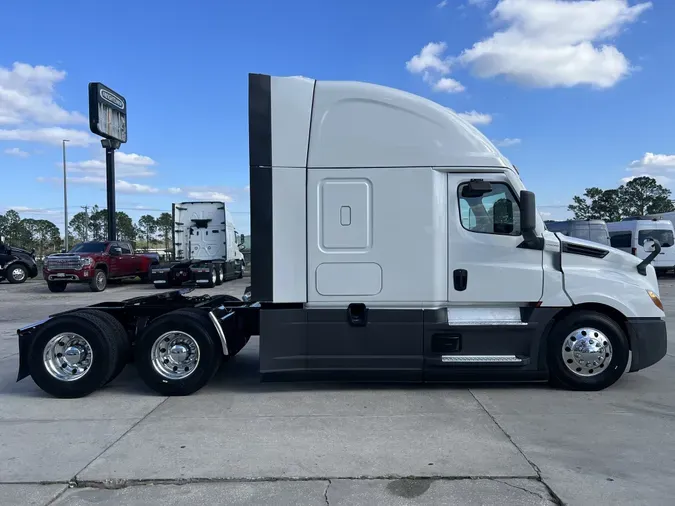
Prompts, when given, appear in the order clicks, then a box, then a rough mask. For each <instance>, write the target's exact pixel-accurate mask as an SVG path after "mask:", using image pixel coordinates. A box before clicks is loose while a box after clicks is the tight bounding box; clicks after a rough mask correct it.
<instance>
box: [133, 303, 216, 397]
mask: <svg viewBox="0 0 675 506" xmlns="http://www.w3.org/2000/svg"><path fill="white" fill-rule="evenodd" d="M167 340H168V341H167ZM164 343H166V345H165V347H162V344H164ZM222 358H223V350H222V348H221V346H220V342H219V337H218V335H217V333H216V330H215V328H214V327H213V323H211V320H210V319H209V317H208V314H207V313H206V312H205V311H202V310H199V309H194V308H185V309H178V310H176V311H172V312H170V313H167V314H165V315H163V316H160V317H159V318H156V319H155V320H154V321H153V322H152V323H150V325H149V326H148V327H147V328H146V330H145V331H144V332H143V334H142V335H141V337H140V338H139V339H138V341H137V342H136V346H135V362H136V367H137V369H138V374H139V375H140V377H141V379H142V380H143V382H144V383H145V384H146V385H147V386H148V387H150V388H151V389H153V390H154V391H155V392H157V393H159V394H161V395H167V396H183V395H190V394H192V393H194V392H196V391H197V390H199V389H200V388H202V387H203V386H204V385H206V383H208V381H209V380H210V379H211V378H212V377H213V375H214V374H215V373H216V371H217V370H218V368H219V367H220V364H221V363H222ZM186 369H187V370H186Z"/></svg>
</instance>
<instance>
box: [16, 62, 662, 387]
mask: <svg viewBox="0 0 675 506" xmlns="http://www.w3.org/2000/svg"><path fill="white" fill-rule="evenodd" d="M249 135H250V139H249V149H250V198H251V234H252V238H251V243H252V261H251V264H252V279H251V286H250V287H249V288H248V289H247V290H246V292H245V294H244V297H243V300H239V299H236V298H234V297H228V296H209V295H202V296H198V297H192V296H188V295H187V293H185V292H186V291H185V290H183V291H181V290H175V291H171V292H165V293H161V294H156V295H154V296H149V297H138V298H135V299H130V300H127V301H123V302H110V303H100V304H96V305H93V306H89V307H86V308H81V309H76V310H71V311H68V312H65V313H60V314H57V315H52V316H50V317H49V318H48V319H47V320H45V321H42V322H39V323H36V324H33V325H30V326H28V327H25V328H22V329H20V330H19V331H18V334H19V348H20V365H19V374H18V380H21V379H22V378H24V377H26V376H28V375H30V376H31V377H32V378H33V379H34V380H35V382H36V383H37V384H38V385H39V386H40V387H41V388H42V389H44V390H45V391H47V392H49V393H51V394H53V395H55V396H58V397H77V396H83V395H86V394H88V393H90V392H92V391H94V390H95V389H97V388H99V387H101V386H103V385H104V384H105V383H107V382H108V381H110V380H111V379H112V378H114V377H115V376H116V375H117V374H118V373H119V372H120V371H121V369H122V368H123V367H124V364H125V363H126V361H127V359H128V355H129V353H130V349H131V345H132V344H134V346H133V353H134V358H135V363H136V367H137V369H138V371H139V374H140V376H141V378H142V379H143V381H144V382H145V383H147V384H148V385H149V386H150V387H151V388H153V389H155V390H156V391H157V392H159V393H161V394H163V395H186V394H190V393H192V392H195V391H197V390H198V389H199V388H201V387H202V386H203V385H204V384H206V383H207V381H208V380H209V379H210V378H211V377H212V376H213V374H214V373H215V371H216V370H217V368H218V367H219V366H220V364H221V363H222V362H223V359H224V358H229V357H232V356H233V355H235V354H236V353H237V352H238V351H239V350H241V349H242V347H243V346H244V345H245V344H246V342H247V341H248V339H249V338H250V336H252V335H258V336H260V355H259V361H260V372H261V374H262V375H263V376H265V377H272V378H273V377H293V378H327V377H328V378H336V379H340V378H343V379H344V378H350V379H359V380H364V379H376V380H394V381H415V382H424V381H446V380H449V381H455V380H459V381H466V380H470V381H476V380H491V381H494V380H526V381H546V380H550V381H551V382H552V383H554V384H556V385H560V386H562V387H564V388H569V389H577V390H599V389H603V388H605V387H608V386H610V385H612V384H613V383H614V382H615V381H617V380H618V379H619V377H620V376H621V375H622V374H623V373H624V371H625V370H626V369H627V368H628V369H629V370H630V371H638V370H640V369H643V368H645V367H648V366H650V365H652V364H654V363H656V362H658V361H659V360H660V359H661V358H662V357H663V356H664V355H665V354H666V342H667V341H666V324H665V320H664V311H663V306H662V304H661V301H660V299H659V287H658V284H657V280H656V275H655V272H654V269H653V267H652V266H651V265H649V263H650V262H651V261H652V260H653V258H654V257H655V256H656V254H658V251H659V249H660V248H659V245H658V243H655V244H654V252H652V254H651V255H650V256H649V257H647V258H646V259H639V258H636V257H634V256H631V255H629V254H627V253H624V252H622V251H619V250H617V249H614V248H612V247H610V246H606V245H601V244H597V243H592V242H589V241H585V240H582V239H577V238H573V237H566V236H564V235H562V234H555V233H552V232H548V231H546V230H545V227H544V223H543V221H542V220H541V218H540V217H539V215H538V213H537V211H536V208H535V201H534V194H532V193H531V192H528V191H526V190H525V187H524V185H523V183H522V181H521V179H520V177H519V175H518V171H517V170H516V169H515V168H514V166H513V165H512V164H511V163H510V162H509V161H508V160H507V159H506V158H504V157H503V156H502V155H501V154H500V152H499V151H498V150H497V149H496V148H495V147H494V146H493V145H492V143H490V141H489V140H488V139H487V138H485V137H484V136H483V135H482V134H481V133H480V132H478V130H476V129H475V128H474V127H473V126H471V125H470V124H468V123H467V122H465V121H463V120H462V119H461V118H460V117H458V116H457V115H456V114H454V113H453V112H452V111H450V110H448V109H447V108H446V107H443V106H441V105H438V104H436V103H434V102H431V101H429V100H427V99H424V98H421V97H418V96H414V95H411V94H409V93H405V92H403V91H398V90H395V89H391V88H386V87H382V86H376V85H373V84H366V83H360V82H328V81H326V82H323V81H315V80H312V79H306V78H299V77H289V78H281V77H270V76H267V75H257V74H255V75H250V76H249ZM410 230H415V231H416V234H415V239H416V240H415V248H414V249H411V247H410V245H409V244H407V243H406V241H405V240H404V236H405V234H406V231H410Z"/></svg>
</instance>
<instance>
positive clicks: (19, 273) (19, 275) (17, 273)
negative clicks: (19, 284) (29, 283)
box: [11, 267, 26, 281]
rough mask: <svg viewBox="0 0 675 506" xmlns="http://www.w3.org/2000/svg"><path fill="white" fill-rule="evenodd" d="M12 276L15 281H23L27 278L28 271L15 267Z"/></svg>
mask: <svg viewBox="0 0 675 506" xmlns="http://www.w3.org/2000/svg"><path fill="white" fill-rule="evenodd" d="M11 276H12V278H13V279H14V281H23V280H24V279H25V278H26V271H25V270H24V269H23V268H21V267H15V268H14V269H12V274H11Z"/></svg>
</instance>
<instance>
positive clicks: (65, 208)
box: [63, 139, 70, 251]
mask: <svg viewBox="0 0 675 506" xmlns="http://www.w3.org/2000/svg"><path fill="white" fill-rule="evenodd" d="M66 142H70V141H69V140H68V139H63V219H64V224H63V229H64V234H63V235H64V237H63V245H64V246H65V250H66V251H68V190H67V182H66Z"/></svg>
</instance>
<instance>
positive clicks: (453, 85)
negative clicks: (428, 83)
mask: <svg viewBox="0 0 675 506" xmlns="http://www.w3.org/2000/svg"><path fill="white" fill-rule="evenodd" d="M433 88H434V90H436V91H445V92H448V93H461V92H462V91H464V90H466V88H465V87H464V85H463V84H462V83H460V82H459V81H456V80H454V79H452V78H450V77H442V78H440V79H439V80H438V81H436V82H435V83H434V84H433Z"/></svg>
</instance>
